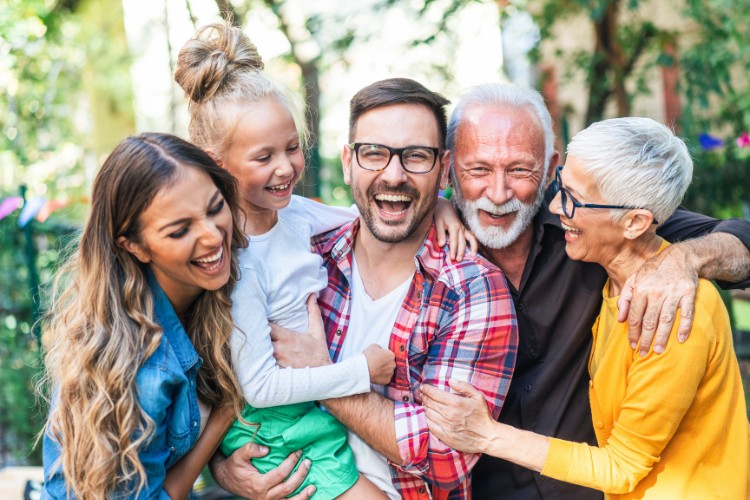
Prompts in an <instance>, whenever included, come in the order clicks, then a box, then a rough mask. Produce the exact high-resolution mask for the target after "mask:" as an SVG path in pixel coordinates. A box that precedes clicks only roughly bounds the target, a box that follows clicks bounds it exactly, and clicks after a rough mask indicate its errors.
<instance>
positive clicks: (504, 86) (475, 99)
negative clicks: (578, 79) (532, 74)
mask: <svg viewBox="0 0 750 500" xmlns="http://www.w3.org/2000/svg"><path fill="white" fill-rule="evenodd" d="M474 105H479V106H502V107H506V108H509V109H519V108H520V109H528V110H529V111H532V114H533V115H534V116H535V117H536V118H537V120H538V121H539V127H540V129H541V131H542V134H543V136H544V174H545V177H546V174H547V169H548V168H549V162H550V159H551V158H552V154H553V153H554V152H555V133H554V131H553V130H552V117H551V116H550V114H549V111H548V110H547V107H546V106H545V105H544V98H542V95H541V94H540V93H539V92H537V91H536V90H534V89H530V88H526V87H520V86H518V85H515V84H512V83H483V84H481V85H476V86H474V87H472V88H470V89H469V90H467V91H466V92H465V93H464V94H463V95H462V96H461V98H460V99H459V100H458V102H457V103H456V107H455V108H454V109H453V113H451V118H450V120H449V121H448V132H447V135H446V138H445V142H446V148H447V149H450V150H451V151H455V148H454V144H455V140H456V132H457V131H458V127H459V125H460V124H461V120H462V119H463V117H464V113H465V112H466V108H469V107H471V106H474ZM452 170H453V155H451V171H452ZM451 175H453V174H451ZM454 181H455V179H454ZM454 184H455V182H454Z"/></svg>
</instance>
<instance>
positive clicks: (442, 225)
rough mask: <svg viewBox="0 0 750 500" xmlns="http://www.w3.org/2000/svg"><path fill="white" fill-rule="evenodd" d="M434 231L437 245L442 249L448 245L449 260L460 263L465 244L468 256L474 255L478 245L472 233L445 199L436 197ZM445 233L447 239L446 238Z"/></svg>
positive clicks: (464, 252) (464, 251)
mask: <svg viewBox="0 0 750 500" xmlns="http://www.w3.org/2000/svg"><path fill="white" fill-rule="evenodd" d="M434 218H435V229H436V230H437V244H438V246H439V247H444V246H445V244H446V243H448V249H449V251H450V255H449V256H450V259H451V260H452V261H455V262H461V261H462V260H463V258H464V255H465V254H466V249H467V244H468V249H469V254H470V255H476V254H477V251H478V250H479V243H478V242H477V237H476V236H474V233H472V232H471V231H469V229H468V228H467V227H466V226H464V225H463V223H462V222H461V219H460V218H459V217H458V212H456V209H455V207H454V206H453V205H452V204H451V202H450V201H448V200H446V199H445V198H442V197H438V201H437V205H436V206H435V215H434ZM446 233H447V238H446Z"/></svg>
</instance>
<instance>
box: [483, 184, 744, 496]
mask: <svg viewBox="0 0 750 500" xmlns="http://www.w3.org/2000/svg"><path fill="white" fill-rule="evenodd" d="M548 199H549V193H548ZM533 224H534V238H533V241H532V244H531V250H530V255H529V258H528V260H527V261H526V265H525V267H524V270H523V275H522V277H521V283H520V288H519V289H518V290H516V289H515V288H514V287H513V285H510V284H509V286H510V289H511V293H512V296H513V301H514V303H515V306H516V313H517V318H518V333H519V345H518V354H517V359H516V368H515V372H514V373H513V379H512V381H511V385H510V390H509V392H508V396H507V399H506V400H505V404H504V406H503V410H502V413H501V414H500V418H499V420H500V421H501V422H504V423H506V424H509V425H512V426H514V427H519V428H522V429H526V430H530V431H534V432H537V433H539V434H543V435H546V436H554V437H557V438H561V439H567V440H571V441H577V442H587V443H589V444H592V445H596V438H595V437H594V430H593V427H592V423H591V408H590V406H589V398H588V383H589V374H588V370H587V363H588V358H589V353H590V351H591V341H592V335H591V327H592V326H593V324H594V320H595V319H596V316H597V314H598V313H599V308H600V306H601V300H602V288H603V287H604V283H605V282H606V279H607V274H606V272H605V271H604V269H603V268H602V267H600V266H599V265H597V264H592V263H587V262H581V261H574V260H571V259H569V258H568V257H567V254H566V253H565V236H564V231H563V230H562V228H561V227H560V220H559V218H558V216H557V215H553V214H551V213H550V212H549V210H548V208H547V205H546V204H545V205H543V206H542V208H541V209H540V212H539V213H538V214H537V216H536V217H535V219H534V223H533ZM712 231H722V232H727V233H731V234H733V235H734V236H737V237H738V238H740V239H741V240H742V241H743V243H744V244H745V246H747V247H748V248H750V222H747V221H742V220H737V219H732V220H727V221H723V222H719V221H716V220H715V219H712V218H710V217H706V216H703V215H698V214H694V213H691V212H688V211H685V210H678V211H677V213H675V215H673V216H672V217H671V218H670V219H669V220H668V221H666V223H664V224H663V225H661V227H660V228H659V231H658V233H659V235H660V236H662V237H664V238H665V239H667V240H668V241H673V242H675V241H680V240H684V239H688V238H693V237H697V236H702V235H704V234H706V233H709V232H712ZM722 285H723V286H728V285H727V284H722ZM731 286H732V287H735V288H745V287H748V286H750V280H746V281H744V282H742V283H735V284H732V285H731ZM472 493H473V497H474V498H476V499H477V500H485V499H503V500H505V499H518V500H534V499H545V500H550V499H570V500H573V499H575V500H588V499H592V500H593V499H601V498H602V493H600V492H598V491H594V490H591V489H588V488H583V487H581V486H575V485H572V484H568V483H564V482H561V481H557V480H555V479H550V478H546V477H542V476H541V475H540V474H539V473H536V472H532V471H530V470H529V469H526V468H524V467H520V466H517V465H514V464H511V463H509V462H506V461H504V460H500V459H498V458H494V457H489V456H484V457H482V458H481V459H480V460H479V462H478V463H477V465H476V467H475V468H474V471H473V487H472Z"/></svg>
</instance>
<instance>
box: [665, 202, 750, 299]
mask: <svg viewBox="0 0 750 500" xmlns="http://www.w3.org/2000/svg"><path fill="white" fill-rule="evenodd" d="M656 233H657V234H658V235H659V236H661V237H662V238H664V239H665V240H667V241H669V242H671V243H677V242H678V241H684V240H689V239H692V238H698V237H700V236H705V235H707V234H709V233H729V234H731V235H733V236H735V237H737V238H738V239H739V240H740V241H741V242H742V244H743V245H745V246H746V247H747V248H748V250H750V222H749V221H746V220H742V219H726V220H718V219H714V218H713V217H708V216H707V215H702V214H697V213H695V212H690V211H689V210H685V209H684V208H682V207H680V208H678V209H677V211H676V212H675V213H674V214H673V215H672V217H670V218H669V219H668V220H667V221H666V222H664V224H660V227H659V228H658V229H657V231H656ZM716 283H717V284H718V285H719V286H720V287H721V288H723V289H725V290H727V289H730V288H748V287H750V276H748V277H746V278H745V279H744V280H742V281H738V282H734V283H730V282H726V281H717V282H716Z"/></svg>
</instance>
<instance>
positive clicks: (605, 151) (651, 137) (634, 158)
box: [567, 117, 693, 222]
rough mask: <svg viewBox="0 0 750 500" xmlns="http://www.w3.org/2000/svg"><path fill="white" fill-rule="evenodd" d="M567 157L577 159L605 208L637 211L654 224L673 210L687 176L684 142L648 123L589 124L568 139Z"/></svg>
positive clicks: (626, 120) (688, 167)
mask: <svg viewBox="0 0 750 500" xmlns="http://www.w3.org/2000/svg"><path fill="white" fill-rule="evenodd" d="M567 153H568V155H571V156H574V157H575V158H577V159H578V160H580V162H581V165H582V166H583V169H584V170H585V171H586V172H587V173H588V174H589V175H591V177H592V178H593V179H594V182H596V186H597V188H598V189H599V193H600V194H601V196H602V198H603V199H604V200H605V202H606V203H609V204H613V205H629V206H635V207H643V208H645V209H648V210H650V211H651V212H652V213H653V214H654V218H655V219H656V220H658V221H659V222H664V221H665V220H667V219H668V218H669V216H670V215H672V214H673V213H674V211H675V210H677V207H678V206H679V204H680V202H681V201H682V197H683V196H684V194H685V191H687V188H688V186H689V185H690V182H691V180H692V177H693V160H692V158H691V157H690V153H689V152H688V148H687V146H686V145H685V143H684V142H683V141H682V139H680V138H679V137H677V136H676V135H674V133H673V132H672V131H671V130H670V129H669V128H668V127H666V126H665V125H662V124H661V123H659V122H656V121H654V120H652V119H651V118H640V117H628V118H613V119H610V120H603V121H600V122H597V123H594V124H592V125H590V126H589V127H588V128H586V129H584V130H582V131H581V132H579V133H578V134H576V135H575V137H573V139H572V140H571V141H570V144H568V151H567ZM612 214H613V215H612V216H613V219H614V220H620V219H621V218H622V217H623V216H624V212H622V211H620V210H616V211H613V212H612Z"/></svg>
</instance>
